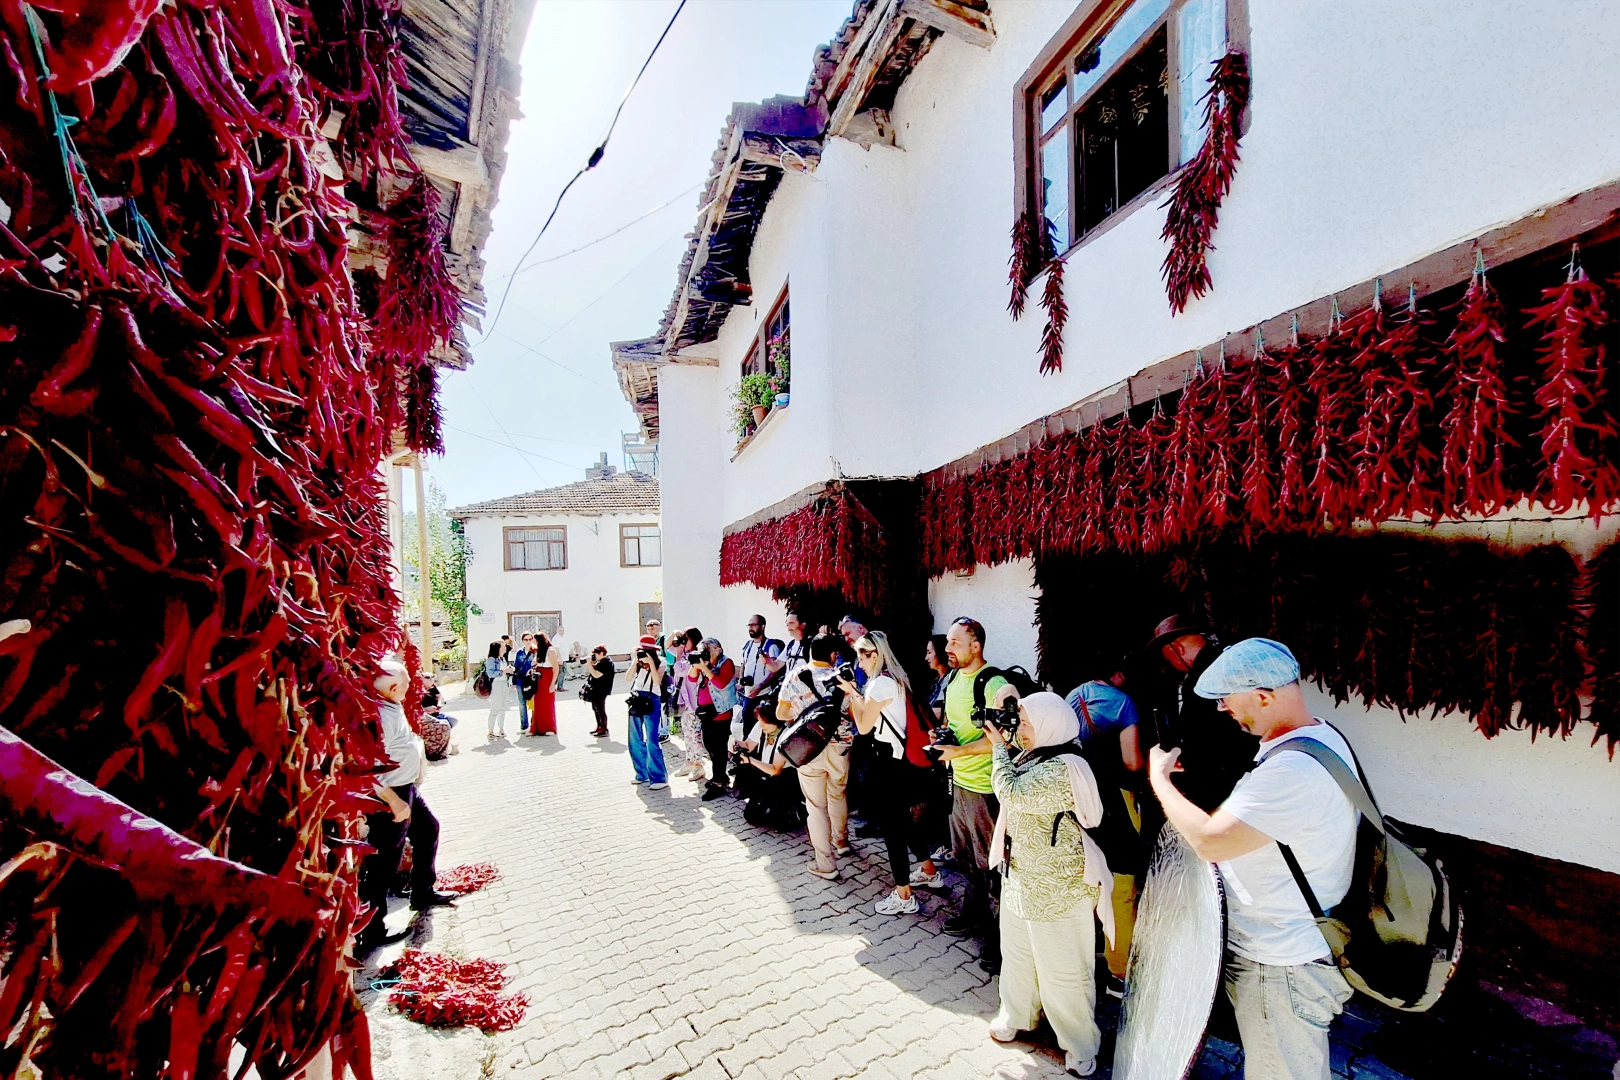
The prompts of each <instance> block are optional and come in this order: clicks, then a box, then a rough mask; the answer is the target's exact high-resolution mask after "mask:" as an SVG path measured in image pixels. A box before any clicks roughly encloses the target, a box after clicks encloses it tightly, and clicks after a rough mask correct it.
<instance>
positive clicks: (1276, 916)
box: [1148, 638, 1359, 1080]
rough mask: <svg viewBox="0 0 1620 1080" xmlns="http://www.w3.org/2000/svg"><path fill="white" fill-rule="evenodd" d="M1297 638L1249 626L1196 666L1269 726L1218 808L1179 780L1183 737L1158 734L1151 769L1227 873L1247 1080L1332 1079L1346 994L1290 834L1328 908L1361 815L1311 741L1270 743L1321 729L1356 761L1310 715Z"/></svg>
mask: <svg viewBox="0 0 1620 1080" xmlns="http://www.w3.org/2000/svg"><path fill="white" fill-rule="evenodd" d="M1299 677H1300V672H1299V661H1297V660H1295V659H1294V654H1293V653H1292V652H1290V651H1289V649H1288V646H1286V645H1284V644H1283V643H1282V642H1280V641H1273V640H1271V639H1270V638H1248V639H1246V640H1244V641H1240V642H1238V643H1237V644H1236V645H1233V646H1231V647H1230V648H1228V649H1227V650H1226V651H1225V652H1223V653H1222V654H1221V655H1220V657H1219V658H1218V659H1216V660H1215V662H1214V663H1212V664H1210V665H1209V667H1208V668H1207V669H1205V670H1204V672H1203V673H1202V674H1201V675H1200V676H1199V677H1198V681H1197V684H1196V686H1195V687H1194V689H1195V691H1196V693H1197V694H1198V695H1199V696H1200V697H1203V698H1208V699H1211V700H1214V701H1216V702H1218V704H1219V708H1220V711H1221V712H1223V713H1226V714H1227V715H1228V716H1230V717H1231V719H1232V720H1235V721H1236V722H1237V724H1238V726H1239V727H1241V728H1242V729H1243V730H1244V731H1246V732H1249V733H1250V734H1252V735H1257V736H1259V738H1260V749H1259V751H1258V753H1256V755H1255V760H1256V761H1257V762H1259V764H1257V765H1256V766H1255V767H1254V769H1253V770H1252V771H1250V772H1249V773H1248V774H1247V775H1245V776H1244V777H1243V778H1242V779H1241V780H1239V781H1238V783H1237V786H1236V787H1235V788H1233V790H1232V794H1231V795H1229V796H1228V797H1227V798H1226V800H1225V801H1224V802H1222V803H1221V805H1220V807H1219V808H1217V809H1216V810H1215V812H1214V813H1205V812H1204V811H1203V810H1202V809H1200V808H1199V807H1198V806H1196V805H1195V804H1194V803H1193V802H1192V801H1191V800H1189V799H1188V798H1187V797H1186V796H1185V795H1183V794H1182V793H1181V791H1179V790H1178V789H1177V787H1176V785H1175V784H1173V783H1172V782H1171V779H1170V778H1171V775H1172V774H1173V773H1175V772H1177V771H1179V770H1180V769H1181V764H1180V761H1179V759H1180V757H1181V751H1180V749H1179V748H1178V749H1174V750H1165V749H1164V748H1162V747H1158V746H1155V747H1153V748H1152V750H1151V752H1150V755H1149V763H1148V777H1149V781H1150V782H1151V783H1152V785H1153V792H1154V794H1155V795H1157V796H1158V798H1159V802H1160V803H1161V804H1162V805H1163V807H1164V814H1165V817H1166V818H1167V819H1169V821H1170V823H1171V825H1173V826H1174V827H1175V829H1176V831H1177V832H1179V833H1181V835H1182V836H1183V837H1185V838H1186V839H1187V842H1188V843H1189V844H1191V845H1192V848H1193V850H1194V851H1196V852H1197V853H1198V855H1199V857H1201V858H1204V859H1208V860H1209V861H1210V862H1212V863H1215V864H1216V866H1217V868H1218V869H1219V871H1220V874H1221V879H1222V881H1223V883H1224V884H1225V886H1226V899H1227V957H1226V967H1225V972H1224V983H1225V987H1226V995H1227V997H1228V998H1230V999H1231V1001H1232V1009H1233V1011H1234V1012H1235V1013H1236V1014H1237V1022H1238V1030H1239V1032H1241V1034H1242V1037H1243V1054H1244V1065H1243V1075H1244V1077H1245V1080H1273V1078H1276V1080H1282V1078H1289V1080H1330V1072H1329V1064H1328V1026H1329V1024H1330V1023H1331V1022H1332V1020H1333V1018H1334V1017H1335V1016H1337V1015H1338V1013H1339V1012H1340V1010H1341V1009H1342V1008H1343V1006H1344V1002H1345V1001H1346V1000H1348V999H1349V997H1350V985H1349V984H1348V983H1347V982H1346V981H1345V979H1344V976H1343V975H1341V974H1340V973H1339V969H1338V968H1337V967H1335V966H1334V964H1333V960H1332V956H1331V953H1330V951H1329V949H1328V945H1327V941H1326V940H1325V939H1324V938H1323V937H1322V933H1321V931H1320V930H1318V929H1317V927H1316V920H1315V919H1314V918H1313V917H1312V915H1311V911H1310V908H1309V907H1308V906H1307V905H1306V903H1305V898H1304V896H1303V894H1302V893H1301V892H1300V890H1299V885H1298V883H1297V882H1296V881H1295V880H1294V877H1293V874H1292V873H1291V872H1290V871H1289V869H1288V864H1287V862H1286V860H1285V859H1284V857H1283V853H1282V850H1281V848H1280V847H1279V846H1278V845H1279V844H1286V845H1288V848H1289V850H1290V851H1291V852H1292V854H1293V855H1294V857H1295V859H1297V860H1298V862H1299V865H1300V867H1301V869H1302V870H1303V872H1304V874H1305V878H1306V880H1307V881H1309V882H1310V885H1311V889H1312V891H1314V892H1315V893H1316V896H1317V898H1318V899H1319V900H1320V901H1321V903H1322V906H1323V908H1324V909H1331V908H1332V907H1333V905H1335V904H1337V903H1338V902H1339V901H1341V900H1343V899H1344V895H1345V893H1346V892H1348V891H1349V888H1350V875H1351V868H1352V863H1353V861H1354V858H1355V844H1356V826H1357V821H1358V818H1359V815H1358V814H1357V812H1356V809H1355V807H1353V806H1352V805H1351V804H1350V800H1348V799H1347V798H1345V796H1344V793H1343V792H1342V791H1340V790H1339V785H1338V784H1337V783H1335V782H1334V780H1333V777H1332V776H1330V775H1329V774H1328V772H1327V770H1326V769H1324V768H1323V767H1322V766H1321V765H1319V764H1318V763H1317V762H1316V761H1315V760H1313V759H1312V758H1310V757H1308V756H1307V755H1305V754H1297V753H1287V754H1273V753H1271V751H1273V750H1275V749H1276V748H1277V747H1278V746H1279V745H1281V744H1282V743H1284V742H1287V741H1288V740H1290V739H1315V740H1317V741H1318V742H1321V743H1323V744H1324V745H1326V746H1327V747H1328V748H1329V749H1331V750H1332V751H1333V752H1334V753H1336V754H1338V755H1339V757H1340V758H1342V759H1343V760H1344V762H1345V764H1346V765H1347V766H1348V767H1349V768H1350V769H1351V770H1352V771H1356V765H1355V755H1354V753H1352V752H1351V750H1350V745H1349V744H1348V743H1346V742H1345V740H1344V737H1343V736H1342V735H1340V734H1339V733H1338V732H1337V731H1336V730H1334V729H1333V727H1332V726H1330V725H1328V724H1325V723H1323V722H1322V721H1320V720H1318V719H1316V718H1315V717H1313V716H1312V715H1311V712H1310V708H1309V707H1308V705H1307V704H1306V701H1305V696H1304V694H1303V693H1302V692H1301V690H1300V685H1299Z"/></svg>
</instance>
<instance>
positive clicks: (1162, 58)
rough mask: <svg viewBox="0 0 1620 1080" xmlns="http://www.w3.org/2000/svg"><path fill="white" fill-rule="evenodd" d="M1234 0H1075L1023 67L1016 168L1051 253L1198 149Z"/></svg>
mask: <svg viewBox="0 0 1620 1080" xmlns="http://www.w3.org/2000/svg"><path fill="white" fill-rule="evenodd" d="M1240 3H1241V0H1132V2H1125V0H1112V2H1109V0H1101V2H1097V3H1091V4H1085V5H1082V6H1081V8H1080V9H1079V11H1078V12H1077V13H1076V16H1075V18H1074V19H1071V20H1070V23H1069V25H1067V26H1065V27H1064V29H1063V30H1062V31H1061V32H1060V33H1059V35H1058V37H1057V38H1055V39H1054V40H1053V42H1052V44H1050V45H1049V46H1048V47H1047V49H1046V50H1045V51H1044V52H1043V53H1042V55H1041V57H1040V58H1039V59H1038V60H1037V61H1036V63H1035V65H1034V66H1032V67H1031V69H1030V71H1029V72H1028V73H1027V74H1026V76H1025V78H1024V80H1023V81H1022V83H1021V84H1020V95H1021V101H1022V102H1023V110H1022V111H1023V120H1024V130H1023V132H1022V136H1023V137H1022V138H1021V139H1020V143H1021V146H1020V149H1019V158H1018V168H1019V174H1020V177H1021V180H1022V184H1021V187H1022V190H1023V192H1024V198H1025V205H1026V206H1029V207H1032V208H1035V209H1037V210H1039V212H1040V214H1041V216H1042V218H1043V219H1044V220H1045V222H1046V225H1047V228H1048V230H1049V233H1050V235H1051V237H1052V241H1053V244H1054V246H1055V253H1057V254H1062V253H1063V252H1065V251H1067V250H1068V249H1069V248H1070V247H1072V246H1074V245H1075V244H1077V243H1079V242H1080V241H1081V240H1082V239H1084V238H1085V237H1086V236H1087V235H1089V234H1091V233H1092V232H1094V231H1096V230H1097V229H1098V228H1099V226H1101V225H1103V224H1104V223H1105V222H1107V221H1109V220H1110V219H1111V218H1114V217H1115V216H1116V215H1118V214H1120V212H1121V211H1127V210H1130V209H1133V208H1134V207H1135V206H1136V205H1138V203H1139V202H1141V201H1145V196H1146V195H1147V193H1149V192H1150V191H1156V190H1157V189H1158V187H1159V186H1160V181H1162V180H1164V178H1165V177H1167V176H1169V175H1171V174H1172V173H1174V172H1175V171H1176V169H1177V168H1179V167H1180V166H1181V165H1183V164H1185V163H1186V162H1187V161H1188V160H1190V159H1191V158H1192V157H1193V155H1194V154H1196V153H1197V152H1198V148H1199V146H1200V145H1202V143H1203V138H1204V130H1203V115H1204V114H1203V96H1204V91H1205V90H1206V89H1207V87H1208V79H1209V73H1210V66H1211V64H1213V63H1214V61H1216V60H1218V59H1219V58H1220V57H1221V56H1222V55H1223V54H1224V53H1225V52H1226V49H1227V45H1228V39H1229V37H1230V33H1229V28H1228V23H1229V16H1230V15H1231V14H1232V13H1231V12H1229V10H1228V8H1229V6H1231V7H1237V6H1239V4H1240Z"/></svg>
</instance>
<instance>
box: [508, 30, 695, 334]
mask: <svg viewBox="0 0 1620 1080" xmlns="http://www.w3.org/2000/svg"><path fill="white" fill-rule="evenodd" d="M685 8H686V0H681V2H680V3H679V4H677V5H675V14H673V15H671V16H670V17H669V22H668V23H667V24H666V25H665V26H664V32H663V33H662V34H659V35H658V40H657V41H655V42H653V47H652V52H650V53H648V54H647V59H646V60H643V61H642V63H641V70H640V71H637V72H636V77H635V78H634V79H631V80H630V85H629V86H628V87H626V88H625V91H624V97H622V98H620V99H619V107H618V108H617V109H614V110H613V119H612V120H611V121H609V122H608V126H607V132H606V133H605V134H604V135H603V136H602V141H601V142H600V143H599V144H598V145H597V147H596V149H595V150H592V151H591V156H590V159H589V160H587V161H586V162H585V166H584V168H582V169H580V170H579V171H578V172H576V173H575V174H574V175H573V176H572V177H570V178H569V180H568V183H566V184H564V185H563V189H562V190H561V191H559V192H558V193H557V201H556V202H555V203H554V204H552V207H551V213H549V214H547V215H546V220H545V224H543V225H541V226H540V231H539V232H538V233H536V234H535V237H534V240H533V242H531V243H530V244H529V249H528V250H527V251H525V252H524V253H523V257H522V258H520V259H518V261H517V265H518V266H519V267H521V266H522V265H523V264H524V263H525V262H526V261H528V258H529V256H530V255H533V254H534V249H535V248H536V247H538V246H539V244H540V238H541V237H542V236H544V235H546V230H547V229H549V228H551V222H552V219H554V218H555V217H556V216H557V210H558V209H559V208H560V207H561V206H562V201H563V196H565V195H567V194H568V189H569V188H571V187H573V186H574V181H576V180H578V179H579V178H580V177H582V176H584V175H585V174H586V173H588V172H590V171H591V170H592V169H594V168H596V167H597V166H598V165H600V164H601V163H602V157H603V155H604V154H606V153H607V148H608V140H610V139H612V138H613V129H614V128H615V127H617V126H618V124H619V114H620V113H622V112H624V107H625V105H626V104H627V103H628V102H629V100H630V95H631V94H632V93H633V92H635V89H636V84H638V83H640V82H641V77H642V76H643V75H645V74H646V73H647V67H648V65H649V64H651V63H652V61H653V57H655V56H657V55H658V49H659V46H661V45H663V44H664V39H665V38H666V37H668V36H669V31H670V28H671V27H673V26H674V25H675V20H676V19H678V18H680V17H681V12H682V11H683V10H684V9H685ZM516 280H517V272H516V270H515V269H514V271H513V273H512V275H511V276H510V277H508V278H507V279H506V288H505V289H504V290H502V292H501V302H500V303H499V304H498V305H496V307H495V317H494V318H492V319H490V320H489V330H488V331H487V332H486V333H485V334H484V336H483V337H482V338H480V339H479V341H478V344H480V345H482V344H483V343H484V342H485V341H488V340H489V335H490V334H493V333H494V332H495V324H496V323H498V322H500V321H501V312H503V311H505V310H506V298H507V297H509V296H511V295H512V282H514V281H516Z"/></svg>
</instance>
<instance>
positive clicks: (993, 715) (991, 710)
mask: <svg viewBox="0 0 1620 1080" xmlns="http://www.w3.org/2000/svg"><path fill="white" fill-rule="evenodd" d="M971 719H972V721H973V726H974V727H976V728H978V729H979V730H980V731H983V730H984V729H985V728H987V727H994V728H995V729H996V730H997V731H999V732H1001V733H1002V734H1003V735H1005V736H1006V737H1007V738H1008V739H1012V738H1013V737H1014V736H1015V735H1017V734H1018V725H1019V723H1021V719H1020V717H1019V715H1018V699H1017V698H1008V699H1007V704H1006V705H1005V706H1004V707H1003V708H1000V709H998V708H996V707H995V706H994V705H986V706H984V707H983V708H978V709H974V710H973V715H972V717H971Z"/></svg>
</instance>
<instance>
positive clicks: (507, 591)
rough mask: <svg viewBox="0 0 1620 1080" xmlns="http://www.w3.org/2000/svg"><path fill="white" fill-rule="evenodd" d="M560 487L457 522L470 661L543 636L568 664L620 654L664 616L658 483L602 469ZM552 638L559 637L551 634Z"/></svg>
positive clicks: (493, 502) (468, 511) (473, 508)
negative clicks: (573, 656) (502, 640)
mask: <svg viewBox="0 0 1620 1080" xmlns="http://www.w3.org/2000/svg"><path fill="white" fill-rule="evenodd" d="M586 472H587V479H585V480H581V481H579V482H577V483H573V484H564V485H562V486H560V487H554V488H544V489H541V490H539V491H530V492H525V493H523V494H521V495H510V496H506V497H504V498H500V499H490V500H487V501H485V502H478V503H470V504H468V505H466V506H459V507H456V508H454V509H453V510H451V511H450V514H451V516H452V517H454V518H457V519H459V520H460V521H461V522H463V524H464V526H465V528H466V535H467V543H468V546H469V547H470V548H471V549H472V555H471V558H470V559H469V561H468V563H467V601H468V604H469V606H470V607H473V608H475V609H477V611H479V612H481V614H472V615H470V616H469V617H468V620H467V634H468V637H469V639H470V640H469V647H468V656H469V657H470V658H471V659H472V660H473V661H475V662H476V660H477V659H478V658H479V657H481V656H483V655H484V654H485V650H486V648H487V646H488V645H489V643H490V642H491V641H494V640H496V639H497V638H499V637H500V636H501V635H502V634H510V635H512V637H513V638H514V639H516V638H517V637H518V636H519V635H521V634H522V633H523V632H524V631H533V630H541V631H544V632H545V633H546V634H547V635H548V636H550V637H551V638H552V640H553V642H554V643H555V644H557V645H558V646H559V647H560V648H561V649H562V651H563V655H564V656H565V657H566V656H567V654H568V650H569V646H570V645H571V644H572V643H574V642H576V641H577V642H579V643H580V645H581V646H582V647H583V649H584V650H585V652H587V653H588V652H589V651H590V650H591V649H592V648H593V647H594V646H596V645H606V646H607V648H608V652H609V653H610V654H612V655H614V656H624V655H628V654H629V653H630V652H632V651H633V650H634V648H635V644H636V639H637V638H638V637H640V636H641V634H642V632H643V631H642V627H643V625H644V624H645V622H646V620H647V619H649V618H658V617H660V613H661V611H662V604H661V600H662V595H663V542H662V538H661V532H662V527H661V525H660V523H659V497H658V478H657V477H654V476H649V475H647V474H645V473H637V472H617V471H615V470H614V469H613V467H612V466H610V465H607V464H606V463H605V458H604V461H603V463H601V464H599V465H597V466H596V467H594V468H592V469H589V470H587V471H586ZM559 631H560V633H559Z"/></svg>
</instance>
